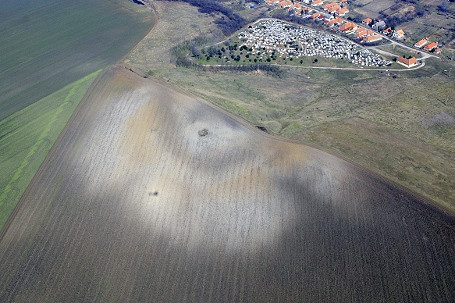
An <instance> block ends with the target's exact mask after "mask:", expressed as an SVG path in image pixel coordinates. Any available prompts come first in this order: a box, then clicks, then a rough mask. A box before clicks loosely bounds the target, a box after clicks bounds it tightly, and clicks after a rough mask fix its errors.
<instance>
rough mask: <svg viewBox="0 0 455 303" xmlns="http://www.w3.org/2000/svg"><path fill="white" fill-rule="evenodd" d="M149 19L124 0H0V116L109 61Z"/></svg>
mask: <svg viewBox="0 0 455 303" xmlns="http://www.w3.org/2000/svg"><path fill="white" fill-rule="evenodd" d="M153 22H154V20H153V16H152V14H151V13H150V11H149V10H148V9H146V8H143V7H141V6H139V5H136V4H134V3H132V2H130V1H121V0H114V1H109V0H100V1H89V0H81V1H72V0H25V1H2V2H1V3H0V29H1V30H0V54H1V56H0V120H1V119H3V118H5V117H7V116H9V115H11V114H12V113H14V112H15V111H17V110H20V109H22V108H24V107H26V106H27V105H30V104H32V103H33V102H36V101H37V100H40V99H42V98H43V97H45V96H47V95H49V94H51V93H53V92H55V91H57V90H59V89H61V88H62V87H64V86H65V85H67V84H69V83H72V82H74V81H76V80H78V79H80V78H82V77H84V76H86V75H88V74H90V73H92V72H94V71H97V70H99V69H102V68H104V67H106V66H108V65H109V64H112V63H115V62H116V61H118V60H119V59H121V58H122V57H123V56H124V55H125V54H126V53H127V52H128V51H129V50H130V49H131V48H132V47H133V46H134V45H135V44H136V43H137V42H138V41H139V40H140V39H141V38H142V37H144V36H145V35H146V33H147V32H148V31H149V30H150V28H151V27H152V24H153Z"/></svg>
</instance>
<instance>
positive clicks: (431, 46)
mask: <svg viewBox="0 0 455 303" xmlns="http://www.w3.org/2000/svg"><path fill="white" fill-rule="evenodd" d="M437 47H438V43H437V42H430V43H428V44H427V45H425V47H424V48H423V49H424V50H426V51H432V50H434V49H435V48H437Z"/></svg>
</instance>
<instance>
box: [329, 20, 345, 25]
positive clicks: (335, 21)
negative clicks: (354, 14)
mask: <svg viewBox="0 0 455 303" xmlns="http://www.w3.org/2000/svg"><path fill="white" fill-rule="evenodd" d="M342 22H343V19H341V18H335V19H333V20H330V22H329V26H334V25H337V24H341V23H342Z"/></svg>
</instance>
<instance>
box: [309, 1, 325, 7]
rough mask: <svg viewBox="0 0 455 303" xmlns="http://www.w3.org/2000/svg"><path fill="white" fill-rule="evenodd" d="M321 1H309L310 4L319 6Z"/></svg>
mask: <svg viewBox="0 0 455 303" xmlns="http://www.w3.org/2000/svg"><path fill="white" fill-rule="evenodd" d="M322 2H323V1H322V0H313V1H311V5H313V6H320V5H322Z"/></svg>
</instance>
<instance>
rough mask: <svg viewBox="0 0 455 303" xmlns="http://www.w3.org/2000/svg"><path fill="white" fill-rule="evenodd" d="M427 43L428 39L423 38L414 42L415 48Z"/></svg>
mask: <svg viewBox="0 0 455 303" xmlns="http://www.w3.org/2000/svg"><path fill="white" fill-rule="evenodd" d="M427 43H428V40H427V39H425V38H423V39H422V40H419V42H417V43H416V44H414V46H415V47H417V48H421V47H423V46H424V45H426V44H427Z"/></svg>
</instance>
